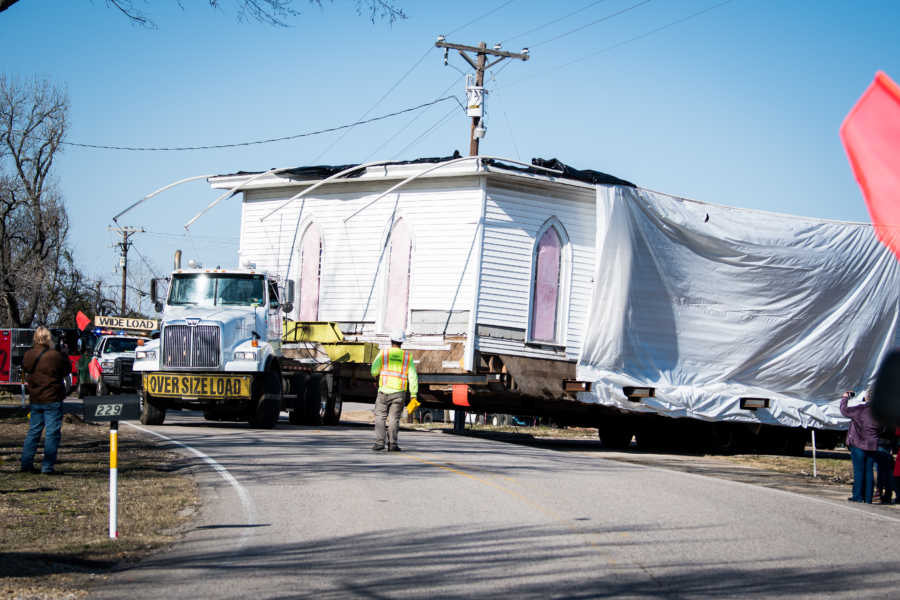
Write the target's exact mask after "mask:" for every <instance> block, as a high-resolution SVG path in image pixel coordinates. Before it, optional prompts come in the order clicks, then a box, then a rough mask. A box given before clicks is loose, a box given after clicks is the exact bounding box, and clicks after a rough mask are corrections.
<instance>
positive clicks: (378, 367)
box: [372, 348, 419, 396]
mask: <svg viewBox="0 0 900 600" xmlns="http://www.w3.org/2000/svg"><path fill="white" fill-rule="evenodd" d="M372 375H377V376H378V391H379V392H384V393H386V394H392V393H396V392H405V391H406V390H407V389H409V390H410V394H411V395H413V396H415V395H416V393H418V391H419V378H418V374H417V373H416V367H415V365H414V364H413V361H412V355H411V354H410V353H409V352H406V351H404V350H400V349H399V348H385V349H384V350H382V351H381V354H380V356H379V357H378V358H377V359H376V360H375V363H373V364H372Z"/></svg>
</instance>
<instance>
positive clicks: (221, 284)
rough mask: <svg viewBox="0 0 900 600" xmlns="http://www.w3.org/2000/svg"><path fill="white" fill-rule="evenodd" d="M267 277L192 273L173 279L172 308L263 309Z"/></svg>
mask: <svg viewBox="0 0 900 600" xmlns="http://www.w3.org/2000/svg"><path fill="white" fill-rule="evenodd" d="M264 300H265V277H264V276H263V275H245V274H239V273H196V274H195V273H191V274H178V275H175V276H173V278H172V285H171V290H170V291H169V304H170V305H175V306H184V305H187V304H201V305H207V306H209V305H231V306H254V305H256V306H261V305H262V304H263V302H264Z"/></svg>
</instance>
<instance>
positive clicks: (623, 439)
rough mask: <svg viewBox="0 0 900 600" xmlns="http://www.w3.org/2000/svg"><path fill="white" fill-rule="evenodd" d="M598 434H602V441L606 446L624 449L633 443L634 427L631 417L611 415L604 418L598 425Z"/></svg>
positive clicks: (613, 448) (612, 448)
mask: <svg viewBox="0 0 900 600" xmlns="http://www.w3.org/2000/svg"><path fill="white" fill-rule="evenodd" d="M597 435H599V436H600V442H601V443H602V444H603V447H604V448H609V449H610V450H624V449H625V448H627V447H628V446H630V445H631V438H632V437H634V427H633V425H632V422H631V419H628V418H627V417H616V416H611V417H607V418H605V419H603V422H602V423H600V424H599V425H597Z"/></svg>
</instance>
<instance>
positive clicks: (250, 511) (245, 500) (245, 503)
mask: <svg viewBox="0 0 900 600" xmlns="http://www.w3.org/2000/svg"><path fill="white" fill-rule="evenodd" d="M122 422H123V423H125V425H128V426H129V427H134V428H135V429H137V430H139V431H143V432H144V433H149V434H150V435H155V436H156V437H158V438H162V439H164V440H166V441H168V442H172V443H173V444H176V445H178V446H181V447H182V448H184V449H185V450H187V451H189V452H191V453H192V454H194V455H195V456H197V457H198V458H200V459H201V460H203V462H205V463H206V464H208V465H209V466H211V467H212V468H213V469H214V470H215V471H216V472H217V473H218V474H219V475H221V476H222V479H224V480H225V481H226V482H228V483H229V485H231V487H233V488H234V491H235V492H236V493H237V495H238V498H239V499H240V501H241V506H242V507H243V509H244V515H245V516H246V518H247V525H253V524H254V523H255V522H256V507H255V506H254V505H253V499H252V498H250V494H249V493H247V488H245V487H244V486H242V485H241V483H240V482H239V481H238V480H237V479H236V478H235V476H234V475H232V474H231V473H229V472H228V469H226V468H225V467H223V466H222V465H221V464H219V463H218V462H216V460H215V459H214V458H212V457H211V456H207V455H206V454H204V453H203V452H200V451H199V450H197V449H196V448H194V447H193V446H189V445H187V444H185V443H184V442H180V441H178V440H176V439H174V438H170V437H169V436H167V435H163V434H161V433H159V432H156V431H153V430H152V429H146V428H144V427H141V426H140V425H135V424H133V423H129V422H127V421H122ZM249 535H250V530H249V528H245V529H244V531H243V532H242V533H241V536H240V539H239V541H238V543H239V547H241V548H243V547H244V546H245V545H246V544H247V538H248V537H249Z"/></svg>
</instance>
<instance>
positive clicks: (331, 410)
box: [322, 379, 344, 425]
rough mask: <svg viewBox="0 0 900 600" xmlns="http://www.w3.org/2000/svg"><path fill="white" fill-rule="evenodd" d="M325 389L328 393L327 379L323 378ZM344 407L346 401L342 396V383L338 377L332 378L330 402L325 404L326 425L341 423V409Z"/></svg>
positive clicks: (324, 421) (324, 420)
mask: <svg viewBox="0 0 900 600" xmlns="http://www.w3.org/2000/svg"><path fill="white" fill-rule="evenodd" d="M322 386H323V387H324V388H325V389H324V391H325V393H326V394H328V385H327V380H326V379H322ZM343 408H344V401H343V399H342V398H341V383H340V380H338V379H333V380H332V385H331V393H330V394H328V402H327V404H326V406H325V414H324V415H323V417H322V422H323V423H324V424H325V425H339V424H340V422H341V411H342V410H343Z"/></svg>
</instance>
